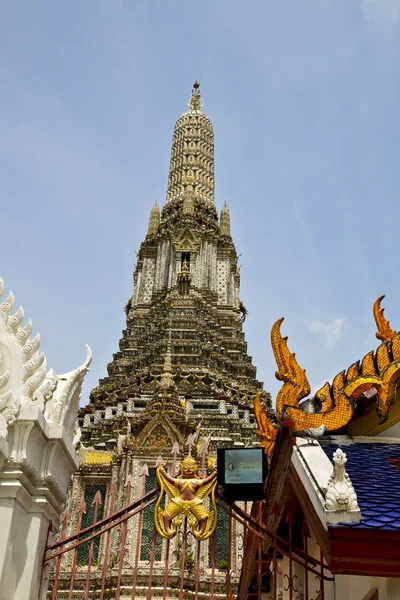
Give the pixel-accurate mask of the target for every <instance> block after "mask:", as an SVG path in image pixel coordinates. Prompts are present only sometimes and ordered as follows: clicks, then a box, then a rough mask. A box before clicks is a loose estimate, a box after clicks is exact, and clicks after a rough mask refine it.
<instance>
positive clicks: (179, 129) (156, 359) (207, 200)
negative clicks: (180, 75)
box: [79, 82, 262, 449]
mask: <svg viewBox="0 0 400 600" xmlns="http://www.w3.org/2000/svg"><path fill="white" fill-rule="evenodd" d="M201 107H202V102H201V97H200V91H199V84H198V83H197V82H196V83H195V84H194V87H193V93H192V97H191V99H190V102H189V110H188V111H186V112H185V113H184V114H183V115H182V116H181V117H180V118H179V119H178V121H177V122H176V124H175V130H174V136H173V141H172V152H171V163H170V170H169V179H168V191H167V200H166V203H165V206H164V208H163V209H162V212H161V214H160V210H159V208H158V206H157V203H155V204H154V206H153V208H152V209H151V213H150V219H149V227H148V232H147V235H146V238H145V240H144V242H143V243H142V245H141V247H140V250H139V252H138V253H137V264H136V266H135V271H134V276H133V280H134V291H133V295H132V297H131V298H130V299H129V300H128V303H127V305H126V308H125V309H126V317H127V318H126V329H125V331H124V332H123V336H122V338H121V340H120V342H119V352H117V353H116V354H115V355H114V358H113V361H112V362H111V363H110V364H109V365H108V377H106V378H105V379H102V380H101V381H100V383H99V385H98V387H97V388H95V389H94V390H93V391H92V393H91V395H90V404H89V405H88V406H87V407H86V408H83V409H82V410H81V412H80V415H79V423H80V426H81V429H82V442H83V443H84V444H85V445H86V444H89V445H91V446H93V447H94V448H107V449H111V448H112V447H113V445H116V443H117V436H116V430H118V431H120V430H121V428H123V427H125V425H126V417H128V418H129V419H132V426H133V425H134V420H135V418H136V417H138V416H139V414H140V413H141V412H142V411H143V410H144V409H145V408H146V407H147V406H148V405H149V402H150V401H151V399H152V398H153V395H154V393H155V391H156V390H157V388H158V386H159V382H160V378H161V377H162V373H163V369H164V366H163V365H164V361H165V357H166V355H167V347H168V338H169V336H170V337H171V356H170V359H169V360H170V362H171V370H172V374H171V378H172V380H173V382H174V385H175V386H176V393H177V396H178V397H179V401H180V403H181V404H182V405H184V406H185V411H186V415H187V417H188V418H189V417H191V418H192V420H193V421H194V422H195V421H198V419H199V416H200V415H201V418H202V419H203V420H202V429H204V431H206V432H207V433H209V434H211V436H212V442H213V444H214V445H215V446H218V445H219V444H220V443H224V444H226V443H230V444H232V443H237V444H239V443H241V444H246V443H248V442H249V441H251V440H253V439H254V425H253V416H252V415H251V414H250V408H251V404H252V399H253V398H254V396H255V394H256V393H258V392H259V391H260V390H261V389H262V384H261V383H259V382H258V381H257V380H256V368H255V367H254V366H253V365H252V362H251V357H250V356H249V355H248V354H247V344H246V341H245V339H244V333H243V330H242V323H243V321H244V319H245V316H246V312H247V311H246V309H245V307H244V305H243V303H242V301H241V299H240V294H239V290H240V274H239V268H238V255H237V252H236V248H235V245H234V243H233V240H232V237H231V232H230V214H229V209H228V207H227V205H226V203H225V204H224V207H223V208H222V211H221V215H220V219H219V220H218V214H217V210H216V208H215V205H214V134H213V128H212V125H211V122H210V120H209V119H208V117H207V116H206V115H205V114H204V113H203V112H202V110H201Z"/></svg>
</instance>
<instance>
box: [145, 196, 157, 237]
mask: <svg viewBox="0 0 400 600" xmlns="http://www.w3.org/2000/svg"><path fill="white" fill-rule="evenodd" d="M159 224H160V209H159V208H158V204H157V200H156V201H155V202H154V205H153V208H152V209H151V211H150V218H149V228H148V231H147V234H148V235H151V234H153V233H157V230H158V226H159Z"/></svg>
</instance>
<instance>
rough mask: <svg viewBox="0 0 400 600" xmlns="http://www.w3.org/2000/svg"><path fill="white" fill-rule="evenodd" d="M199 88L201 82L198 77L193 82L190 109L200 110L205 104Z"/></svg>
mask: <svg viewBox="0 0 400 600" xmlns="http://www.w3.org/2000/svg"><path fill="white" fill-rule="evenodd" d="M199 88H200V84H199V82H198V80H197V79H196V81H195V82H194V84H193V89H192V97H191V98H190V100H189V104H188V106H189V108H190V110H200V109H201V107H202V106H203V102H202V101H201V96H200V90H199Z"/></svg>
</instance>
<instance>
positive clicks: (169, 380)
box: [160, 318, 175, 389]
mask: <svg viewBox="0 0 400 600" xmlns="http://www.w3.org/2000/svg"><path fill="white" fill-rule="evenodd" d="M171 329H172V318H171V319H170V321H169V331H168V343H167V352H166V354H165V359H164V370H163V373H162V375H161V379H160V387H161V388H164V389H167V388H175V382H174V377H173V373H172V339H171V335H172V334H171Z"/></svg>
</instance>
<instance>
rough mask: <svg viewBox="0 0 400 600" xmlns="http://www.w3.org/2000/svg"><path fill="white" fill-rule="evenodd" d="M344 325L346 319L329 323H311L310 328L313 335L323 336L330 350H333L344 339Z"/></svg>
mask: <svg viewBox="0 0 400 600" xmlns="http://www.w3.org/2000/svg"><path fill="white" fill-rule="evenodd" d="M343 323H344V319H334V320H333V321H327V322H324V321H311V323H309V324H308V326H309V328H310V330H311V331H312V332H313V333H319V334H321V335H322V337H323V339H324V341H325V343H326V345H327V346H328V348H330V349H331V350H333V348H336V346H337V345H338V344H339V342H340V340H341V338H342V327H343Z"/></svg>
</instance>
